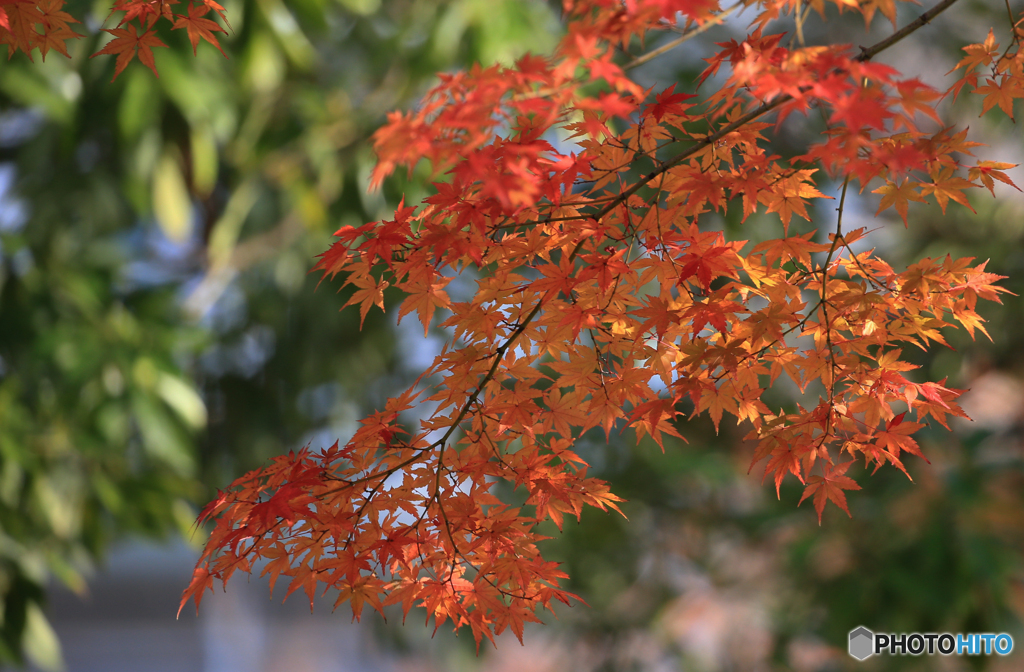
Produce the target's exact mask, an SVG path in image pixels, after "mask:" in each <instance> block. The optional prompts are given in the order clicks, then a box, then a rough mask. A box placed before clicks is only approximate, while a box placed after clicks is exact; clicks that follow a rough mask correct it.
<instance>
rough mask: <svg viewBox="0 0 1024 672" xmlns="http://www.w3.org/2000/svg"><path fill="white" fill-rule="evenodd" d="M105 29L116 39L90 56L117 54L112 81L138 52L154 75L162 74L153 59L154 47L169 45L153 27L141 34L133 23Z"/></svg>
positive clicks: (140, 58)
mask: <svg viewBox="0 0 1024 672" xmlns="http://www.w3.org/2000/svg"><path fill="white" fill-rule="evenodd" d="M103 31H104V32H107V33H110V34H111V35H113V36H114V39H113V40H111V41H110V42H108V43H107V45H106V46H105V47H103V48H102V49H100V50H99V51H97V52H96V53H95V54H93V55H92V56H90V57H89V58H96V57H97V56H99V55H100V54H112V55H116V56H117V61H116V67H115V68H114V76H113V77H112V78H111V80H110V81H114V80H116V79H117V76H118V75H120V74H121V73H122V72H124V69H125V68H126V67H128V63H130V62H131V60H132V59H133V58H135V55H136V53H137V54H138V56H139V60H140V61H142V63H143V64H144V65H145V66H146V67H148V68H149V69H150V70H152V71H153V74H154V75H156V76H157V77H159V76H160V73H158V72H157V71H156V62H155V61H154V59H153V47H166V46H167V45H166V44H164V43H163V42H161V41H160V38H159V37H157V36H156V33H155V32H154V31H153V29H152V27H150V28H147V29H146V30H145V31H144V32H143V33H142V34H141V35H139V33H138V30H137V29H136V27H135V25H134V24H131V23H129V24H128V27H127V28H104V29H103Z"/></svg>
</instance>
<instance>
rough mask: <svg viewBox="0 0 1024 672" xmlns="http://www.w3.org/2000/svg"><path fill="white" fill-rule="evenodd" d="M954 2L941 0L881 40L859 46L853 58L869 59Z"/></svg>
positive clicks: (927, 21) (924, 23)
mask: <svg viewBox="0 0 1024 672" xmlns="http://www.w3.org/2000/svg"><path fill="white" fill-rule="evenodd" d="M955 2H957V0H942V2H940V3H939V4H937V5H935V6H934V7H932V8H931V9H929V10H928V11H927V12H925V13H924V14H922V15H921V16H919V17H917V19H915V20H913V21H911V22H910V23H908V24H907V25H905V26H903V27H902V28H900V29H899V30H897V31H896V32H895V33H893V34H892V35H890V36H889V37H887V38H885V39H884V40H882V41H881V42H878V43H877V44H874V45H872V46H870V47H867V48H864V47H861V49H860V55H858V56H857V58H856V59H855V60H858V61H861V62H864V61H869V60H871V59H872V58H873V57H874V56H875V55H876V54H878V53H879V52H881V51H884V50H886V49H888V48H889V47H891V46H892V45H894V44H896V43H897V42H899V41H900V40H902V39H903V38H904V37H906V36H907V35H910V34H911V33H913V32H914V31H915V30H917V29H918V28H921V27H922V26H924V25H926V24H928V23H930V22H931V20H932V19H934V18H935V17H936V16H938V15H939V14H941V13H942V12H944V11H946V10H947V9H949V8H950V7H951V6H952V5H953V4H954V3H955Z"/></svg>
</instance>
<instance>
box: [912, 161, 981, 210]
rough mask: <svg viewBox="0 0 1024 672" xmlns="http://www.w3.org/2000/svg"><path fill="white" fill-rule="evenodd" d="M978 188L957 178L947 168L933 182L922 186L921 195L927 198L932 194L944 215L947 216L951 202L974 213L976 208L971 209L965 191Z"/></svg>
mask: <svg viewBox="0 0 1024 672" xmlns="http://www.w3.org/2000/svg"><path fill="white" fill-rule="evenodd" d="M977 186H978V185H976V184H973V183H971V182H969V181H968V180H965V179H964V178H962V177H955V176H954V175H953V171H952V169H950V168H946V169H944V170H942V172H941V173H940V174H939V175H937V176H936V177H935V178H934V179H933V181H932V182H925V183H924V184H922V185H921V194H922V195H925V196H927V195H929V194H931V195H932V196H934V197H935V200H936V201H937V202H938V204H939V206H940V207H941V208H942V214H946V204H947V203H949V201H951V200H953V201H956V202H957V203H959V204H960V205H963V206H965V207H967V208H968V209H969V210H970V211H971V212H974V208H972V207H971V204H970V202H969V201H968V200H967V197H966V196H964V193H963V190H964V189H970V188H971V187H977Z"/></svg>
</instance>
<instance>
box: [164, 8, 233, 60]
mask: <svg viewBox="0 0 1024 672" xmlns="http://www.w3.org/2000/svg"><path fill="white" fill-rule="evenodd" d="M218 7H219V5H218ZM210 9H211V7H210V6H209V5H205V4H204V5H202V6H196V5H195V4H193V3H191V2H190V3H189V4H188V15H187V16H185V15H181V14H178V15H176V16H177V19H176V20H175V22H174V27H173V29H174V30H178V29H181V28H185V29H186V30H187V31H188V39H189V42H191V43H192V54H193V55H195V53H196V48H197V47H198V46H199V40H200V39H203V40H206V41H207V42H209V43H210V44H212V45H213V46H215V47H217V51H219V52H220V53H221V55H222V56H224V58H227V57H228V55H227V54H225V53H224V50H223V49H221V48H220V43H219V42H218V41H217V36H216V35H214V33H216V32H220V33H226V32H227V31H226V30H224V29H223V28H221V27H220V26H219V25H217V22H216V21H211V20H210V19H204V18H202V17H203V16H204V15H206V13H207V12H209V11H210Z"/></svg>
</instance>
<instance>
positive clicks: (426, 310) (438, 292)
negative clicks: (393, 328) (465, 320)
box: [381, 278, 452, 336]
mask: <svg viewBox="0 0 1024 672" xmlns="http://www.w3.org/2000/svg"><path fill="white" fill-rule="evenodd" d="M451 280H452V279H451V278H435V279H434V280H420V281H415V282H411V283H405V284H403V285H401V288H402V289H403V290H404V291H406V292H408V296H407V297H406V298H405V300H404V301H402V306H401V307H400V308H399V309H398V321H399V322H401V321H402V317H404V316H405V315H407V314H409V313H410V312H412V311H414V310H415V311H416V313H417V315H419V318H420V323H422V324H423V335H424V336H426V335H427V334H428V333H429V331H430V321H431V320H432V319H433V317H434V309H435V308H438V307H441V308H449V307H450V306H451V302H450V300H449V299H448V294H447V292H445V291H444V287H445V286H446V285H447V284H448V283H449V282H451ZM381 291H383V289H382V290H381Z"/></svg>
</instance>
